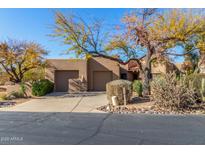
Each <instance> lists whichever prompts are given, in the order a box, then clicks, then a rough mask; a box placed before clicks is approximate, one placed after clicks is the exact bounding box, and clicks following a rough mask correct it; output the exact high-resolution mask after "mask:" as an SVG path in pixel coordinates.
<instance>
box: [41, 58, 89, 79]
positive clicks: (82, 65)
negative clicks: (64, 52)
mask: <svg viewBox="0 0 205 154" xmlns="http://www.w3.org/2000/svg"><path fill="white" fill-rule="evenodd" d="M56 70H78V71H79V78H82V76H83V78H84V79H85V81H87V60H84V59H48V60H47V67H46V69H45V73H46V78H47V79H49V80H51V81H52V82H55V71H56Z"/></svg>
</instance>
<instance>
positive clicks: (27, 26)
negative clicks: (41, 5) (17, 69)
mask: <svg viewBox="0 0 205 154" xmlns="http://www.w3.org/2000/svg"><path fill="white" fill-rule="evenodd" d="M56 10H60V11H62V12H64V13H76V14H78V15H80V16H82V18H84V19H86V20H88V19H89V18H95V17H97V18H98V19H101V20H103V21H104V22H105V24H109V23H112V24H115V23H116V24H117V23H118V22H119V21H120V17H121V16H122V15H124V14H125V12H127V11H128V10H127V9H0V21H1V24H0V40H6V39H16V40H30V41H36V42H38V43H39V44H41V45H42V46H43V47H44V48H45V49H47V50H48V51H49V55H48V56H47V57H48V58H66V57H69V55H62V52H63V51H65V50H66V46H65V45H63V44H62V43H61V42H60V41H58V40H56V39H55V40H54V38H52V37H50V36H48V35H49V34H51V33H52V28H51V27H52V26H53V25H54V12H55V11H56Z"/></svg>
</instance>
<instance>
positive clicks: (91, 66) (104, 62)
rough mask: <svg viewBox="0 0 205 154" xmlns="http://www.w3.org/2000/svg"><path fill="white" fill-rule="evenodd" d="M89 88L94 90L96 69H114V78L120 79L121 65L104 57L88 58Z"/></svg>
mask: <svg viewBox="0 0 205 154" xmlns="http://www.w3.org/2000/svg"><path fill="white" fill-rule="evenodd" d="M87 68H88V69H87V70H88V90H93V72H94V71H112V80H116V79H119V77H120V67H119V64H118V62H116V61H113V60H110V59H106V58H102V57H93V58H90V59H88V66H87Z"/></svg>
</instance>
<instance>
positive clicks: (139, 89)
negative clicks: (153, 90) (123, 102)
mask: <svg viewBox="0 0 205 154" xmlns="http://www.w3.org/2000/svg"><path fill="white" fill-rule="evenodd" d="M133 91H134V92H136V93H137V94H138V96H142V91H143V87H142V83H141V81H140V80H135V81H134V82H133Z"/></svg>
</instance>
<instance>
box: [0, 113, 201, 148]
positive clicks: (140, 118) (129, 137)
mask: <svg viewBox="0 0 205 154" xmlns="http://www.w3.org/2000/svg"><path fill="white" fill-rule="evenodd" d="M204 134H205V116H165V115H163V116H162V115H161V116H160V115H146V114H124V115H122V114H109V113H86V112H85V113H83V112H81V113H78V112H74V113H73V112H0V137H1V140H0V144H29V145H30V144H40V145H41V144H43V145H45V144H46V145H47V144H48V145H61V144H63V145H76V144H83V145H87V144H88V145H90V144H91V145H101V144H103V145H105V144H106V145H110V144H111V145H127V144H131V145H135V144H142V145H143V144H154V145H155V144H156V145H157V144H162V145H167V144H168V145H169V144H205V136H204Z"/></svg>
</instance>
